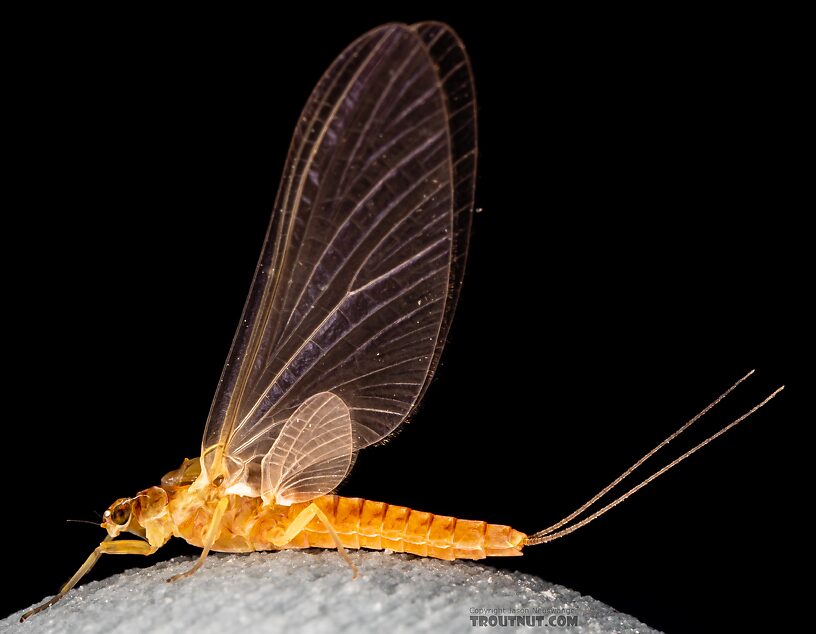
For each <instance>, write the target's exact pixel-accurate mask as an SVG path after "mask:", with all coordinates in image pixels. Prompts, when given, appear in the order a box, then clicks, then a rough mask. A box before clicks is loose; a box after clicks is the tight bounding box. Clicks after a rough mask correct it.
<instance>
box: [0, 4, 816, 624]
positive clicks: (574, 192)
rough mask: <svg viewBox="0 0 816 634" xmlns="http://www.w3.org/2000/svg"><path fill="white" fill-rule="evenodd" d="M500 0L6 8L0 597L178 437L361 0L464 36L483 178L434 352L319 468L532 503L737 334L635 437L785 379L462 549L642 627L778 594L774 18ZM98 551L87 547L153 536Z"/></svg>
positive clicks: (790, 338)
mask: <svg viewBox="0 0 816 634" xmlns="http://www.w3.org/2000/svg"><path fill="white" fill-rule="evenodd" d="M505 11H508V12H507V14H499V13H497V11H495V10H494V11H484V12H481V13H480V12H479V11H476V10H474V9H469V10H467V11H464V10H463V11H461V12H457V11H440V10H438V9H436V10H432V11H420V10H418V9H416V8H415V9H414V10H411V11H392V12H387V11H380V12H377V13H368V14H364V13H363V14H361V15H353V14H344V13H342V12H338V13H337V14H332V15H329V14H325V13H321V12H320V11H318V10H317V9H314V10H313V11H312V12H311V13H309V12H305V13H304V15H300V16H296V17H293V16H283V15H278V14H273V15H268V16H266V15H264V16H261V15H249V14H246V15H238V14H235V15H230V16H225V15H222V14H206V15H203V14H202V15H194V14H188V15H184V16H180V15H174V16H169V15H159V14H156V15H141V16H140V15H116V16H114V15H96V14H94V15H77V14H73V13H72V14H70V15H68V14H66V15H55V14H51V15H48V16H38V18H37V19H36V20H31V21H25V22H22V23H21V24H20V27H21V31H22V32H23V33H24V34H25V36H24V37H23V38H21V39H22V40H23V42H22V43H21V45H20V47H19V48H18V49H17V51H16V52H15V54H14V55H13V56H12V59H11V62H12V64H11V66H12V74H13V77H12V78H11V79H12V81H13V82H14V86H15V89H14V90H12V91H11V96H10V97H9V100H10V102H11V104H12V105H13V106H14V107H15V116H14V117H13V118H11V119H10V126H9V127H10V130H9V132H10V133H11V134H12V135H13V136H14V138H15V140H16V141H18V143H15V144H14V145H13V147H14V149H13V151H12V154H13V159H14V160H13V165H12V166H10V168H9V169H8V175H10V176H11V179H10V180H11V182H12V188H11V189H10V190H9V192H10V200H9V202H8V203H7V205H6V207H7V214H6V231H4V238H5V239H4V242H5V243H6V249H5V254H4V259H5V260H6V267H5V269H6V276H5V277H6V300H7V301H6V302H4V303H5V311H4V312H5V314H6V318H7V320H8V322H7V326H6V329H5V334H6V337H5V339H6V349H7V350H6V355H7V356H6V365H7V369H8V370H9V373H10V375H11V378H10V379H9V380H8V381H7V389H6V395H5V396H6V399H5V400H6V402H7V404H8V405H9V408H8V415H7V417H6V420H5V422H4V429H5V430H6V436H5V440H4V445H5V447H6V452H5V453H6V456H5V468H6V474H5V475H6V477H5V478H4V487H5V496H6V497H5V502H4V504H3V510H2V511H0V512H2V513H3V521H2V535H1V536H0V537H2V540H1V541H0V544H2V545H3V546H4V547H5V548H6V553H7V555H8V556H10V562H9V563H8V564H7V567H6V566H4V568H5V569H6V570H7V571H9V570H10V571H11V578H14V579H15V580H16V581H15V582H14V583H13V584H11V587H8V588H7V589H6V591H5V592H4V594H3V597H2V600H3V608H4V610H3V613H4V614H5V613H9V612H11V611H12V610H17V609H20V608H23V607H25V606H27V605H29V604H31V603H33V602H35V601H39V600H41V599H42V598H43V597H44V596H46V595H48V594H51V593H53V592H54V591H55V590H56V589H57V588H58V586H59V584H60V583H61V582H63V581H64V580H65V579H66V578H67V577H68V576H70V574H71V573H73V571H74V570H75V569H76V567H77V566H78V565H79V564H80V563H81V562H82V561H83V560H84V558H85V557H86V555H87V553H88V552H89V551H90V550H91V549H92V548H93V546H94V545H95V544H96V543H97V540H98V539H99V538H100V537H101V535H102V533H101V531H100V530H99V529H94V528H91V527H89V526H85V525H82V524H66V523H65V521H64V520H65V519H66V518H78V519H88V520H93V519H94V512H101V511H102V510H103V509H104V508H106V507H107V506H108V505H109V504H110V503H111V502H112V501H113V500H114V499H115V498H117V497H120V496H125V495H130V494H132V493H134V492H136V491H138V490H139V489H141V488H144V487H146V486H149V485H152V484H155V483H157V482H158V480H159V478H160V477H161V476H162V475H163V474H164V473H165V472H166V471H168V470H170V469H172V468H175V467H176V466H177V464H178V463H179V462H180V461H181V459H182V458H183V457H185V456H194V455H197V454H198V447H199V443H200V437H201V433H202V430H203V425H204V421H205V418H206V415H207V411H208V408H209V405H210V399H211V397H212V393H213V391H214V388H215V384H216V382H217V379H218V376H219V374H220V371H221V365H222V363H223V360H224V358H225V356H226V353H227V350H228V347H229V344H230V341H231V339H232V334H233V331H234V327H235V325H236V324H237V321H238V317H239V314H240V311H241V308H242V306H243V301H244V298H245V295H246V292H247V290H248V287H249V283H250V280H251V276H252V272H253V269H254V266H255V262H256V258H257V255H258V253H259V251H260V247H261V242H262V238H263V234H264V231H265V228H266V224H267V222H268V218H269V213H270V210H271V208H272V204H273V200H274V196H275V192H276V188H277V184H278V179H279V175H280V173H281V170H282V164H283V160H284V158H285V155H286V151H287V149H288V144H289V138H290V135H291V131H292V129H293V127H294V122H295V121H296V119H297V117H298V114H299V111H300V109H301V107H302V106H303V104H304V102H305V100H306V98H307V96H308V94H309V92H310V91H311V88H312V87H313V85H314V84H315V82H316V81H317V79H318V78H319V76H320V74H321V73H322V71H323V70H324V69H325V68H326V67H327V66H328V65H329V63H330V62H331V61H332V59H333V58H334V57H335V56H336V55H337V54H338V53H339V52H340V51H341V50H342V48H343V47H344V46H345V45H347V44H348V43H350V42H351V41H352V40H353V39H354V38H355V37H357V36H358V35H360V34H362V33H363V32H365V31H366V30H367V29H369V28H371V27H374V26H376V25H377V24H379V23H382V22H385V21H389V20H403V21H414V20H418V19H428V18H434V19H440V20H444V21H446V22H449V23H450V24H451V25H452V26H453V27H454V28H455V29H456V30H457V31H458V32H459V34H460V35H461V37H462V39H463V40H464V42H465V43H466V45H467V47H468V51H469V53H470V54H471V56H472V63H473V69H474V75H475V78H476V87H477V92H478V97H479V117H480V122H479V123H480V128H479V132H480V149H481V155H480V163H479V168H480V171H479V178H478V185H477V199H476V200H477V207H478V208H479V209H480V210H481V211H480V213H478V214H477V215H476V216H475V219H474V227H473V234H472V247H471V252H470V259H469V265H468V272H467V275H466V281H465V286H464V290H463V293H462V296H461V301H460V305H459V308H458V313H457V318H456V319H455V320H454V323H453V327H452V329H451V333H450V338H449V342H448V344H447V349H446V352H445V355H444V356H443V360H442V364H441V366H440V369H439V371H438V373H437V378H436V380H435V382H434V385H433V386H432V387H431V389H430V390H429V391H428V393H427V396H426V399H425V402H424V404H423V406H422V407H421V408H420V410H419V412H418V414H417V415H416V417H415V418H414V420H413V422H411V423H410V424H409V425H406V426H404V428H403V430H402V432H401V433H400V434H399V435H397V436H396V437H395V438H394V439H393V441H392V442H389V443H388V444H386V445H385V446H384V447H380V448H374V449H370V450H366V451H364V452H363V453H362V454H361V455H360V456H359V459H358V461H357V464H356V466H355V468H354V471H353V474H352V476H351V477H350V479H349V480H348V481H347V483H346V484H345V485H344V486H343V488H342V489H341V492H342V493H344V494H346V495H358V496H362V497H367V498H370V499H378V500H383V501H387V502H391V503H394V504H404V505H407V506H411V507H414V508H419V509H423V510H428V511H432V512H437V513H442V514H449V515H455V516H459V517H465V518H474V519H485V520H489V521H492V522H495V523H506V524H510V525H512V526H514V527H515V528H518V529H519V530H523V531H525V532H534V531H535V530H538V529H540V528H543V527H545V526H549V525H550V524H552V523H553V522H555V521H556V520H558V519H559V518H560V517H562V516H564V515H566V514H567V513H569V512H570V511H572V510H573V509H574V508H575V507H577V506H578V505H580V504H581V503H582V502H583V501H584V500H585V499H587V498H588V497H590V496H591V495H592V494H593V493H595V492H596V491H597V490H598V489H600V488H601V487H602V486H604V485H605V484H606V483H607V482H608V481H610V480H611V479H612V478H614V477H615V476H617V475H618V474H619V473H620V472H621V471H622V470H623V469H624V468H625V467H627V466H628V465H629V464H630V463H632V462H633V461H634V460H635V459H637V458H638V457H639V456H640V455H641V454H642V453H644V452H645V451H647V450H648V449H650V448H651V447H652V446H654V445H655V444H657V443H658V442H659V441H660V440H661V439H662V438H663V437H665V436H666V435H668V434H669V433H671V432H672V431H673V430H674V429H675V428H676V427H678V426H679V425H680V424H681V423H682V422H683V421H685V420H686V419H687V418H689V417H691V416H692V415H694V414H695V413H696V412H697V411H698V410H700V409H701V408H702V407H703V406H704V405H705V404H707V403H708V402H709V401H710V400H711V399H712V398H713V397H715V396H716V395H717V394H719V393H720V392H721V391H723V390H724V389H725V388H727V387H728V386H729V385H730V384H731V383H732V382H733V381H735V380H736V379H737V378H739V377H740V376H742V375H743V374H744V373H745V372H747V371H748V370H750V369H751V368H753V367H757V368H758V372H757V375H756V376H755V377H754V378H752V379H751V380H750V381H749V382H748V383H746V384H745V386H744V387H742V388H740V390H739V392H738V393H737V394H735V395H734V396H733V397H731V398H730V399H729V400H728V401H727V402H726V403H724V404H723V405H722V406H721V407H718V408H717V409H716V410H715V411H714V412H712V413H711V414H710V415H709V416H708V417H707V418H706V419H704V421H703V422H701V423H700V424H699V429H696V428H693V429H692V431H690V432H689V433H688V436H690V437H689V438H688V439H686V438H685V437H683V438H682V440H680V441H677V443H672V445H671V446H670V447H669V448H668V449H667V450H666V451H667V454H666V456H664V457H661V458H659V459H657V460H656V461H655V465H658V466H659V465H662V464H664V463H665V462H667V461H668V460H669V459H670V457H674V456H676V455H679V453H681V451H682V450H683V449H684V448H687V447H690V446H692V444H693V443H694V441H695V440H700V439H702V438H704V437H705V436H707V435H708V434H710V433H713V431H715V430H716V429H718V428H719V427H720V426H722V425H723V424H725V423H727V422H728V421H729V420H731V418H733V417H734V416H736V415H738V414H740V413H741V412H742V411H744V410H745V409H747V408H748V407H750V406H751V405H753V404H754V403H755V402H757V401H759V400H761V398H763V397H764V396H766V395H767V394H768V393H769V392H771V391H772V390H773V389H774V388H776V387H777V386H778V385H779V384H782V383H786V384H787V390H786V392H785V393H783V394H782V395H781V396H780V397H779V398H778V399H777V400H776V401H774V402H773V403H772V404H771V405H769V406H768V407H767V408H766V409H764V410H762V411H761V412H760V413H759V414H757V415H756V416H755V417H754V418H752V419H751V420H750V421H749V422H746V423H745V424H743V425H741V426H740V427H739V428H737V429H736V430H734V431H733V432H730V433H729V434H727V435H726V436H725V437H723V438H722V439H720V440H718V441H717V442H716V444H715V445H714V446H712V447H708V448H706V449H705V450H704V451H703V452H701V453H700V454H698V455H696V456H694V457H693V458H692V459H690V460H689V461H688V462H687V463H686V464H684V465H683V466H682V467H680V468H678V469H677V470H675V471H673V472H671V473H669V474H667V475H666V476H664V477H663V478H661V480H660V481H659V482H657V483H654V484H653V485H651V486H649V487H648V488H647V489H645V490H644V491H642V492H641V493H639V494H638V495H637V496H636V497H634V498H633V499H631V500H630V501H628V502H627V503H626V504H625V505H624V506H622V507H620V508H618V509H615V510H614V511H612V512H610V513H609V514H607V515H606V516H604V517H603V518H601V519H599V520H597V521H596V522H594V523H593V524H591V525H590V526H588V527H586V528H585V529H582V530H581V531H579V532H578V533H576V534H573V535H570V536H568V537H566V538H564V539H562V540H559V541H557V542H555V543H552V544H547V545H543V546H538V547H535V548H530V549H529V550H527V551H525V556H524V557H521V558H514V559H509V560H502V559H496V560H489V561H488V564H489V565H494V566H497V567H502V568H508V569H516V570H522V571H525V572H529V573H533V574H536V575H539V576H541V577H543V578H545V579H547V580H549V581H552V582H556V583H559V584H563V585H566V586H568V587H570V588H574V589H576V590H578V591H580V592H582V593H585V594H589V595H592V596H593V597H595V598H597V599H600V600H601V601H604V602H606V603H608V604H610V605H612V606H614V607H615V608H616V609H618V610H621V611H623V612H627V613H631V614H633V615H635V616H637V617H638V618H640V619H642V620H643V621H645V622H646V623H648V624H650V625H652V626H654V627H657V628H661V629H665V630H666V631H698V632H699V631H718V630H721V629H724V628H725V627H729V628H732V629H734V628H736V627H739V626H742V627H746V628H747V627H751V626H754V627H759V626H760V624H763V625H766V626H767V625H769V624H771V625H772V624H774V623H777V622H778V621H784V622H787V623H790V622H796V619H797V618H798V615H797V608H796V606H795V605H791V604H789V603H787V602H785V601H784V600H783V601H780V600H779V599H778V597H776V594H775V591H774V590H773V589H774V588H776V587H777V586H779V585H785V584H786V583H789V581H788V577H787V575H788V572H787V571H788V569H789V568H791V567H795V566H796V565H797V563H798V562H799V561H800V559H801V558H802V557H803V556H804V550H800V547H799V546H798V542H797V540H796V538H795V536H794V534H795V532H796V526H797V524H798V521H797V519H796V518H797V516H798V514H799V511H798V510H797V508H796V506H795V500H796V499H797V495H798V494H797V493H796V492H795V488H796V486H797V484H799V483H801V482H802V478H803V476H802V475H800V471H803V470H804V469H803V467H804V464H803V463H802V462H800V461H799V459H798V458H796V457H794V456H795V453H797V452H796V451H795V448H796V447H797V445H802V444H804V443H805V439H804V438H803V436H802V433H803V432H802V427H809V426H810V425H809V422H811V423H812V414H810V411H811V410H810V409H799V410H797V409H796V408H795V407H794V406H793V403H794V401H795V399H796V398H797V393H798V394H801V393H803V392H804V391H805V390H807V389H809V386H806V385H805V384H804V379H803V376H802V373H801V369H800V366H802V365H803V361H804V359H805V357H806V350H807V349H808V348H809V342H810V339H809V338H810V334H809V332H807V331H806V330H805V326H806V325H807V324H808V323H809V321H810V320H811V319H812V316H811V315H809V314H808V308H807V304H809V298H808V295H810V294H811V293H812V283H811V282H810V281H809V278H810V275H809V272H808V271H806V269H805V267H806V265H807V266H812V263H811V261H812V257H809V256H811V251H810V249H811V248H812V247H810V244H809V242H810V240H809V234H810V230H806V229H805V227H804V220H803V218H804V212H805V211H806V209H807V208H812V202H811V203H810V204H809V205H808V206H805V203H804V202H803V201H802V200H801V199H800V195H801V191H800V190H801V188H802V186H803V183H804V179H805V177H806V171H805V162H804V160H803V158H802V156H801V152H802V148H803V146H804V145H805V139H804V137H803V132H802V125H803V119H802V112H803V104H802V96H801V91H802V90H803V88H804V84H805V83H806V82H805V79H804V77H805V76H804V75H802V73H801V72H800V71H801V69H800V66H799V62H798V60H800V59H801V58H802V55H803V52H802V51H803V48H804V47H803V42H802V41H801V40H799V39H798V35H797V33H796V29H795V28H794V25H795V22H796V17H795V16H784V17H783V16H767V15H733V14H731V15H723V16H715V15H711V14H699V15H693V14H685V15H680V14H673V15H669V14H666V15H658V14H642V13H637V14H635V13H633V14H621V13H614V14H609V13H603V14H601V13H592V12H590V11H589V10H586V12H585V13H581V14H578V15H570V16H563V15H541V14H538V15H536V16H532V15H527V14H525V13H524V12H513V13H510V12H509V10H505ZM807 176H808V178H811V175H810V174H807ZM12 192H13V193H12ZM653 468H654V467H652V469H649V468H646V467H644V469H646V471H645V472H644V475H645V474H646V473H649V472H651V470H653ZM801 501H802V500H801V499H799V503H800V504H801ZM194 552H195V550H194V549H193V548H191V547H188V546H187V545H186V544H183V543H182V544H172V545H168V546H167V547H166V548H165V549H163V550H162V551H161V554H160V556H170V555H176V554H181V553H183V554H193V553H194ZM108 559H109V560H105V561H102V562H101V563H100V564H99V566H98V567H97V569H96V570H95V571H94V573H93V574H92V575H91V577H92V578H102V577H105V576H108V575H110V574H112V573H113V572H115V571H118V570H122V569H124V568H126V567H131V566H138V565H148V564H149V563H151V562H150V561H147V560H141V559H138V558H127V559H125V558H108ZM363 572H364V571H363ZM7 578H9V577H7Z"/></svg>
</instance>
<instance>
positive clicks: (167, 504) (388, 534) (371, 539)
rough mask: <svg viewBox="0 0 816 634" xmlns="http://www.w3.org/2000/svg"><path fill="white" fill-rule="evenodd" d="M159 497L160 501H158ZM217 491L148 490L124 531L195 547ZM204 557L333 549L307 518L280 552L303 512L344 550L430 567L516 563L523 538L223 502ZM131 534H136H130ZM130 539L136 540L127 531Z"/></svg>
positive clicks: (405, 514)
mask: <svg viewBox="0 0 816 634" xmlns="http://www.w3.org/2000/svg"><path fill="white" fill-rule="evenodd" d="M165 496H166V497H165ZM223 497H224V496H223V494H219V492H218V490H217V488H215V487H213V488H209V487H208V488H207V489H205V490H200V489H199V490H195V487H193V488H192V490H191V487H190V486H189V485H184V486H174V487H167V488H166V489H163V488H159V487H152V488H151V489H147V490H145V491H143V492H142V493H140V494H139V495H137V496H136V497H135V498H134V502H135V504H134V508H133V511H134V513H133V516H134V517H133V520H135V522H132V524H136V523H138V526H141V527H142V528H143V529H144V536H145V537H146V538H147V540H148V541H149V542H150V544H151V546H153V547H157V548H158V547H160V546H162V545H164V543H166V542H167V540H168V539H169V538H170V537H174V536H175V537H181V538H183V539H184V540H186V541H187V542H189V543H190V544H192V545H194V546H203V545H204V541H205V535H206V533H207V530H208V527H209V526H210V524H211V519H212V516H213V513H214V511H215V507H216V505H217V504H218V502H219V500H221V499H223ZM226 497H227V498H228V505H227V508H226V511H225V512H224V515H223V518H222V519H221V522H220V523H219V528H218V536H217V538H216V539H215V542H214V543H213V545H212V550H216V551H222V552H249V551H255V550H278V549H280V548H310V547H317V548H335V547H336V545H335V543H334V541H333V539H332V536H331V535H330V534H329V532H328V531H327V529H326V527H325V526H324V525H323V523H322V522H321V521H320V520H319V519H318V518H314V519H313V520H312V521H311V522H309V524H307V525H306V527H305V528H304V529H303V530H302V531H300V532H299V533H298V534H297V535H296V536H295V537H294V538H293V539H292V540H291V541H289V542H288V543H286V544H285V545H284V546H279V545H275V544H276V543H277V544H280V543H281V538H282V536H283V534H284V533H285V531H286V529H287V527H288V526H289V525H290V523H291V522H292V521H293V520H294V519H295V518H296V517H297V516H298V515H300V514H301V513H302V512H303V511H304V510H305V509H306V507H308V506H309V505H310V504H312V503H314V504H316V505H317V506H318V507H319V508H320V510H322V511H323V513H325V515H326V517H328V519H329V521H330V523H331V525H332V527H333V528H334V530H335V531H336V533H337V535H338V537H339V538H340V542H341V543H342V545H343V546H345V547H346V548H371V549H377V550H381V549H390V550H393V551H396V552H407V553H413V554H415V555H421V556H423V557H435V558H438V559H448V560H451V559H483V558H484V557H490V556H514V555H520V554H521V549H522V547H523V546H524V544H525V542H526V539H527V536H526V535H525V534H524V533H521V532H519V531H517V530H514V529H512V528H510V527H509V526H501V525H497V524H488V523H486V522H479V521H472V520H460V519H455V518H453V517H447V516H444V515H433V514H431V513H425V512H422V511H415V510H412V509H409V508H406V507H404V506H393V505H390V504H385V503H383V502H372V501H370V500H363V499H359V498H347V497H340V496H337V495H325V496H322V497H319V498H317V499H315V500H312V501H311V502H303V503H298V504H292V505H291V506H281V505H274V504H273V505H269V504H265V503H264V502H263V500H262V499H261V498H255V497H243V496H239V495H227V496H226ZM134 529H136V530H134ZM130 531H131V532H137V533H141V531H139V530H138V528H137V527H136V526H134V525H132V526H131V527H130Z"/></svg>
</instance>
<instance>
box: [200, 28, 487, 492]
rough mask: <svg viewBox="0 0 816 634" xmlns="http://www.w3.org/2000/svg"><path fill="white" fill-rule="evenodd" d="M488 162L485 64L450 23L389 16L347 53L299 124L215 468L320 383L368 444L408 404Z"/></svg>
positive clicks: (218, 418)
mask: <svg viewBox="0 0 816 634" xmlns="http://www.w3.org/2000/svg"><path fill="white" fill-rule="evenodd" d="M400 73H404V74H405V76H402V77H401V76H400ZM389 161H390V162H389ZM475 162H476V131H475V97H474V92H473V86H472V78H471V72H470V67H469V63H468V60H467V56H466V54H465V52H464V49H463V47H462V45H461V42H460V41H459V40H458V38H457V37H456V35H455V34H454V33H453V32H452V31H451V30H450V29H449V28H447V27H445V26H444V25H440V24H434V23H423V24H419V25H414V26H413V27H406V26H404V25H386V26H383V27H380V28H379V29H375V30H374V31H371V32H370V33H368V34H366V35H364V36H363V37H361V38H360V39H358V40H357V41H356V42H354V43H353V44H352V45H351V46H349V47H348V48H347V49H346V50H345V51H344V52H343V53H342V54H341V55H340V56H339V57H338V58H337V60H336V61H335V62H334V63H333V64H332V66H331V67H330V68H329V70H328V71H327V72H326V73H325V74H324V76H323V77H322V78H321V80H320V82H319V83H318V85H317V87H316V88H315V90H314V91H313V93H312V96H311V97H310V99H309V101H308V102H307V105H306V107H305V109H304V111H303V114H302V115H301V117H300V119H299V122H298V125H297V128H296V130H295V135H294V137H293V140H292V145H291V146H290V150H289V155H288V159H287V163H286V168H285V170H284V174H283V178H282V182H281V187H280V190H279V192H278V198H277V200H276V204H275V211H274V213H273V217H272V220H271V222H270V226H269V230H268V232H267V236H266V240H265V243H264V248H263V251H262V254H261V258H260V261H259V263H258V267H257V269H256V274H255V278H254V281H253V284H252V287H251V290H250V294H249V297H248V299H247V302H246V304H245V307H244V312H243V315H242V321H241V323H240V325H239V328H238V331H237V332H236V335H235V338H234V340H233V344H232V348H231V350H230V353H229V356H228V359H227V363H226V365H225V367H224V371H223V373H222V377H221V380H220V382H219V386H218V390H217V392H216V396H215V399H214V401H213V405H212V408H211V411H210V416H209V419H208V423H207V428H206V430H205V435H204V439H203V443H202V456H204V467H205V469H206V470H207V471H208V475H209V476H210V479H212V478H214V477H215V476H216V475H219V474H222V475H225V476H228V477H230V478H231V479H235V478H237V477H238V476H239V473H238V472H239V471H240V472H242V473H243V474H244V477H247V473H249V471H250V470H249V469H246V468H245V467H246V466H247V465H248V464H249V463H251V462H254V461H260V460H261V459H262V458H263V456H264V455H265V453H266V451H268V450H269V448H270V447H271V445H272V444H273V443H274V441H275V438H276V437H277V434H278V433H279V432H280V428H281V425H282V424H283V423H284V422H285V421H286V420H287V419H288V417H289V416H290V415H291V414H292V413H293V412H294V410H295V409H296V408H297V407H298V406H299V405H301V404H302V403H303V402H304V401H305V400H306V399H307V398H309V397H310V396H312V395H313V394H316V393H318V392H320V391H324V390H331V391H335V392H337V393H338V394H340V396H341V397H342V398H343V399H344V401H345V402H347V403H349V405H350V410H351V412H352V418H353V421H354V429H355V450H356V449H360V448H362V447H364V446H367V445H369V444H372V443H373V442H377V441H378V440H380V439H382V438H383V437H385V436H387V435H388V434H389V433H391V432H392V431H393V430H394V429H395V428H396V427H397V426H398V425H399V424H400V423H401V422H402V421H403V420H404V419H405V418H406V416H408V415H409V413H410V412H411V411H412V410H413V409H414V407H415V406H416V404H417V403H418V401H419V399H420V398H421V396H422V394H423V393H424V391H425V389H426V388H427V385H428V383H429V381H430V379H431V377H432V374H433V371H434V369H435V367H436V365H437V363H438V361H439V356H440V354H441V350H442V347H443V344H444V340H445V337H446V335H447V331H448V328H449V326H450V320H451V317H452V313H453V308H454V306H455V303H456V299H457V296H458V292H459V288H460V287H461V281H462V271H463V266H464V259H465V255H466V252H467V241H468V233H469V228H470V219H471V215H472V214H471V211H472V205H473V188H474V179H475ZM423 301H425V302H426V303H425V306H424V307H423ZM414 306H416V308H414ZM378 377H379V378H382V379H383V380H382V381H380V382H378ZM402 379H405V380H402ZM216 471H217V472H218V473H216Z"/></svg>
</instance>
